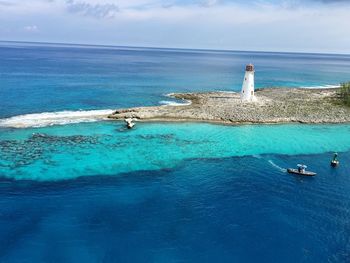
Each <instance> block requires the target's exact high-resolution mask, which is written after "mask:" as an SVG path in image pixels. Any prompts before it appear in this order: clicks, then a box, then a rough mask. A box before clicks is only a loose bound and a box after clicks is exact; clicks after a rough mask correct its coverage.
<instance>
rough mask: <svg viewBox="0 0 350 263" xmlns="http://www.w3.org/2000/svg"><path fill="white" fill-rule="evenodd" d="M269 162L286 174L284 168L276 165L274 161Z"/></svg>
mask: <svg viewBox="0 0 350 263" xmlns="http://www.w3.org/2000/svg"><path fill="white" fill-rule="evenodd" d="M268 162H269V163H270V164H271V165H272V166H273V167H275V168H276V169H278V170H280V171H281V172H286V171H287V169H284V168H282V167H281V166H278V165H277V164H275V163H274V162H273V161H272V160H268Z"/></svg>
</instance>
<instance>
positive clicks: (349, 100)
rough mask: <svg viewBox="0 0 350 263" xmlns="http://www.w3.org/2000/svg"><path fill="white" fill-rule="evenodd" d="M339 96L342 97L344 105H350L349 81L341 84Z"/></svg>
mask: <svg viewBox="0 0 350 263" xmlns="http://www.w3.org/2000/svg"><path fill="white" fill-rule="evenodd" d="M340 98H341V99H342V101H343V102H344V104H345V105H348V106H350V82H346V83H342V84H341V86H340Z"/></svg>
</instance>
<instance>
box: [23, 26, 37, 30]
mask: <svg viewBox="0 0 350 263" xmlns="http://www.w3.org/2000/svg"><path fill="white" fill-rule="evenodd" d="M23 29H24V30H25V31H27V32H38V31H39V28H38V27H37V26H36V25H30V26H25V27H23Z"/></svg>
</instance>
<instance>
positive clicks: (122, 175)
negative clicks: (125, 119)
mask: <svg viewBox="0 0 350 263" xmlns="http://www.w3.org/2000/svg"><path fill="white" fill-rule="evenodd" d="M0 57H1V63H0V237H1V242H0V262H5V263H17V262H18V263H24V262H25V263H27V262H30V263H32V262H33V263H34V262H35V263H38V262H44V263H47V262H55V263H56V262H64V263H67V262H86V263H90V262H91V263H95V262H104V263H107V262H217V261H218V262H291V263H295V262H317V263H319V262H332V263H333V262H335V263H345V262H349V258H350V239H349V234H350V226H349V218H350V195H349V193H350V176H349V171H350V136H349V134H350V124H338V125H301V124H288V125H287V124H284V125H237V126H224V125H213V124H205V123H137V125H136V127H135V129H133V130H126V129H125V128H124V124H123V123H121V122H112V121H97V120H101V115H104V114H106V112H109V111H111V110H110V109H115V108H117V107H130V106H139V105H158V104H159V103H160V101H163V100H171V99H169V98H167V97H165V96H164V94H167V93H170V92H177V91H180V92H183V91H191V92H192V91H207V90H236V91H238V90H239V88H240V85H241V81H242V77H243V72H242V71H244V65H245V64H247V63H250V62H252V63H254V64H255V66H256V81H257V83H256V84H257V87H266V86H288V87H300V86H312V87H315V86H322V87H323V86H326V85H337V84H339V83H340V82H343V81H347V80H349V79H350V56H346V55H327V54H293V53H264V52H236V51H233V52H231V51H227V52H226V51H225V52H221V51H196V50H176V49H167V50H163V49H144V48H126V47H124V48H122V47H84V46H64V45H63V46H62V45H46V44H42V45H37V44H24V43H4V42H0ZM90 110H95V111H90ZM62 111H63V112H62ZM31 113H36V114H35V115H33V114H31ZM8 117H13V118H11V119H8ZM87 122H89V123H87ZM72 123H75V124H72ZM54 124H61V125H54ZM63 124H67V125H63ZM36 126H41V127H36ZM14 127H22V128H21V129H17V128H14ZM23 127H26V128H23ZM334 151H337V152H339V158H340V166H339V167H338V168H336V169H333V168H331V167H330V165H329V161H330V159H331V157H332V155H333V152H334ZM298 163H305V164H307V165H308V166H309V169H310V170H312V171H315V172H317V174H318V175H317V176H316V177H313V178H305V177H299V176H293V175H290V174H287V173H286V168H288V167H294V166H295V165H296V164H298Z"/></svg>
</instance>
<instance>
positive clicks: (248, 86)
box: [241, 64, 256, 102]
mask: <svg viewBox="0 0 350 263" xmlns="http://www.w3.org/2000/svg"><path fill="white" fill-rule="evenodd" d="M241 100H242V101H248V102H249V101H255V100H256V98H255V95H254V66H253V65H252V64H249V65H247V66H246V67H245V74H244V80H243V84H242V91H241Z"/></svg>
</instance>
